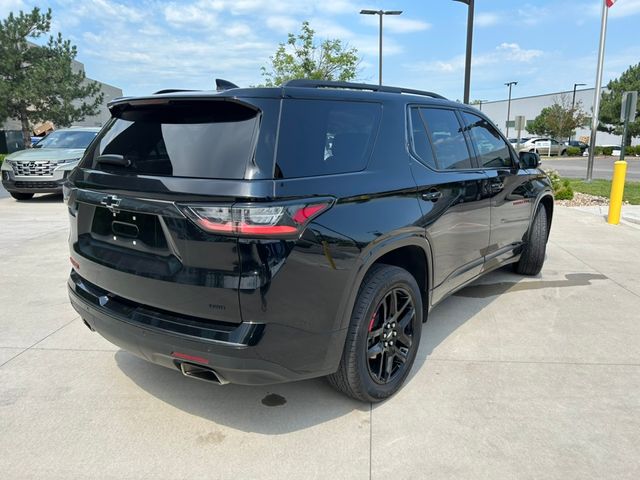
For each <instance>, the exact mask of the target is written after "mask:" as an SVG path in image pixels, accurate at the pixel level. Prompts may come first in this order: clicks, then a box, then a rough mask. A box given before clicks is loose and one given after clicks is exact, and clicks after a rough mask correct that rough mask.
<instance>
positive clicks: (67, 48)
mask: <svg viewBox="0 0 640 480" xmlns="http://www.w3.org/2000/svg"><path fill="white" fill-rule="evenodd" d="M50 28H51V9H48V10H47V12H46V13H41V12H40V9H39V8H37V7H36V8H34V9H33V10H32V11H31V12H30V13H24V12H22V11H20V13H18V15H14V14H13V13H10V14H9V16H8V17H7V18H6V19H5V20H3V21H2V22H1V23H0V122H3V121H4V120H6V119H7V118H13V119H15V120H19V121H20V124H21V127H22V135H23V137H24V140H25V145H31V139H30V137H31V129H32V127H33V125H35V124H36V123H39V122H44V121H47V120H50V121H52V122H53V123H54V124H55V125H58V126H63V127H66V126H69V125H71V123H72V122H74V121H78V120H82V119H84V117H85V116H87V115H96V114H97V113H98V111H99V110H98V107H99V105H101V104H102V101H103V95H102V93H100V86H99V84H98V83H97V82H92V81H87V80H86V77H85V74H84V71H82V70H80V71H74V69H73V60H74V59H75V57H76V55H77V50H76V47H75V46H74V45H71V42H70V41H69V40H64V39H63V38H62V35H61V34H60V33H58V35H57V36H56V37H53V36H50V37H49V41H48V42H47V44H46V45H44V46H39V45H35V44H33V43H30V42H29V41H28V40H27V39H37V38H40V37H41V36H42V35H44V34H46V33H48V32H49V30H50Z"/></svg>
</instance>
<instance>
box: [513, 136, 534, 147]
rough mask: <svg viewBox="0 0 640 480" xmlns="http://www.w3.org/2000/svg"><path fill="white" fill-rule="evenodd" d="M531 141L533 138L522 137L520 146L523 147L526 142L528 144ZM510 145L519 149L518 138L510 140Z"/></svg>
mask: <svg viewBox="0 0 640 480" xmlns="http://www.w3.org/2000/svg"><path fill="white" fill-rule="evenodd" d="M529 140H531V137H522V138H521V139H520V145H522V144H523V143H525V142H528V141H529ZM509 143H510V144H511V145H512V146H513V148H518V139H517V138H510V139H509Z"/></svg>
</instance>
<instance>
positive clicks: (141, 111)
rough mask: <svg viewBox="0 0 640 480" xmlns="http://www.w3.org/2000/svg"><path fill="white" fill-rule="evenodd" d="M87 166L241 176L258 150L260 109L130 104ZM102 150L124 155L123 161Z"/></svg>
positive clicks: (150, 172) (98, 144)
mask: <svg viewBox="0 0 640 480" xmlns="http://www.w3.org/2000/svg"><path fill="white" fill-rule="evenodd" d="M116 117H117V118H115V119H114V120H113V121H112V122H111V123H110V124H108V125H107V126H106V127H105V129H104V130H103V131H102V132H101V133H100V137H99V139H98V140H97V141H96V142H95V143H94V144H93V146H92V148H91V150H90V151H89V152H88V154H87V157H86V158H85V160H84V162H85V163H84V166H89V165H90V166H91V168H94V169H99V170H106V171H110V172H113V173H119V174H139V175H159V176H175V177H197V178H224V179H240V178H243V177H244V175H245V170H246V168H247V163H248V162H249V161H250V160H251V159H252V157H253V155H254V150H255V138H256V134H257V130H258V128H257V127H258V120H259V118H258V117H259V112H258V111H256V110H254V109H252V108H249V107H247V106H244V105H240V104H238V103H234V102H226V101H210V102H190V101H179V102H175V103H170V104H161V105H146V106H139V107H125V109H124V110H123V111H121V112H118V113H117V114H116ZM101 156H111V158H113V156H122V159H123V164H121V165H118V164H117V162H113V161H109V160H108V159H107V160H106V161H105V160H104V159H105V157H103V158H102V159H101Z"/></svg>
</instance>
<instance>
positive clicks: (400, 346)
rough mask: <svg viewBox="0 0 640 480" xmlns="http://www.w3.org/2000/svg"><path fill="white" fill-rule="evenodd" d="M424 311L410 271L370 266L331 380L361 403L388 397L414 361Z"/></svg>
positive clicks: (394, 390) (400, 382) (361, 286)
mask: <svg viewBox="0 0 640 480" xmlns="http://www.w3.org/2000/svg"><path fill="white" fill-rule="evenodd" d="M423 315H424V311H423V307H422V294H421V291H420V287H419V286H418V283H417V282H416V279H415V278H414V277H413V275H411V273H409V272H408V271H407V270H405V269H403V268H400V267H396V266H393V265H384V264H377V265H373V266H372V267H371V268H370V269H369V271H368V272H367V274H366V275H365V278H364V279H363V281H362V284H361V285H360V288H359V290H358V296H357V298H356V302H355V305H354V307H353V312H352V314H351V322H350V324H349V328H348V331H347V338H346V340H345V346H344V351H343V353H342V358H341V359H340V364H339V366H338V370H337V371H336V372H335V373H333V374H331V375H329V376H328V377H327V378H328V380H329V383H331V385H332V386H333V387H334V388H335V389H337V390H339V391H341V392H343V393H345V394H347V395H349V396H350V397H353V398H356V399H358V400H361V401H363V402H380V401H382V400H385V399H387V398H389V397H390V396H392V395H393V394H394V393H396V392H397V391H398V390H399V389H400V387H402V384H403V383H404V381H405V380H406V378H407V376H408V375H409V372H410V371H411V367H412V366H413V363H414V361H415V359H416V354H417V352H418V347H419V346H420V334H421V332H422V319H423Z"/></svg>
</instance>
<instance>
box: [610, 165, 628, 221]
mask: <svg viewBox="0 0 640 480" xmlns="http://www.w3.org/2000/svg"><path fill="white" fill-rule="evenodd" d="M626 174H627V162H625V161H624V160H621V161H617V162H614V163H613V178H612V179H611V198H610V199H609V217H608V218H607V223H610V224H611V225H618V224H619V223H620V212H621V210H622V195H623V194H624V178H625V176H626Z"/></svg>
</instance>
